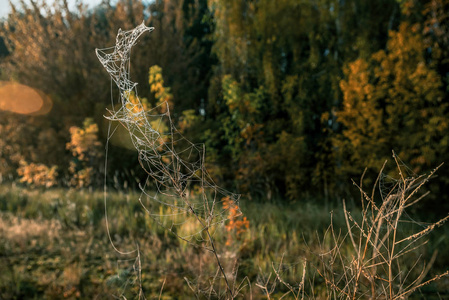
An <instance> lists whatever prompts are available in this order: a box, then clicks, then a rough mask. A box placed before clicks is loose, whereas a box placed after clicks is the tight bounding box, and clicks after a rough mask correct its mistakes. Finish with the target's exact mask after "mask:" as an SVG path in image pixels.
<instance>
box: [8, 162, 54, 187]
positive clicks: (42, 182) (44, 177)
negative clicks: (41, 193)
mask: <svg viewBox="0 0 449 300" xmlns="http://www.w3.org/2000/svg"><path fill="white" fill-rule="evenodd" d="M17 173H18V174H19V176H20V182H24V183H26V184H29V185H31V186H34V187H46V188H49V187H52V186H54V185H56V183H57V182H56V177H57V176H58V172H57V167H56V166H52V167H51V168H49V167H48V166H46V165H44V164H36V163H27V162H26V161H21V162H20V167H19V168H18V169H17Z"/></svg>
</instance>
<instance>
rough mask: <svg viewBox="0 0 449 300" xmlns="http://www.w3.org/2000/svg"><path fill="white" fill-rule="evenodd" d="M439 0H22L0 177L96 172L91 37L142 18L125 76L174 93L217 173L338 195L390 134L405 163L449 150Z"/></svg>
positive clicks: (385, 154)
mask: <svg viewBox="0 0 449 300" xmlns="http://www.w3.org/2000/svg"><path fill="white" fill-rule="evenodd" d="M448 5H449V2H448V1H444V0H432V1H397V0H379V1H369V2H367V1H358V0H350V1H349V0H348V1H341V0H335V1H331V0H323V1H318V0H317V1H299V0H282V1H219V0H217V1H215V0H214V1H212V0H210V1H206V0H204V1H203V0H196V1H194V0H190V1H188V0H185V1H181V0H178V1H175V0H170V1H153V2H149V3H147V4H143V3H142V2H141V1H118V2H117V3H116V4H114V5H110V4H108V3H107V2H105V3H103V4H101V5H99V6H97V7H94V8H92V9H89V10H87V9H86V7H84V6H83V5H82V4H81V5H79V6H78V9H77V10H76V11H69V10H68V7H67V5H66V4H65V2H64V1H61V2H57V3H56V4H55V5H51V6H48V5H46V4H45V2H39V1H36V2H29V3H28V4H27V2H24V3H23V5H22V6H19V7H13V8H12V12H11V13H10V14H9V15H8V17H7V18H5V19H3V20H2V21H1V25H0V26H1V46H0V53H1V61H0V63H1V74H0V76H1V79H2V80H3V82H2V85H3V86H2V99H1V107H2V111H1V114H2V116H1V118H0V124H1V125H0V132H1V135H0V148H1V152H0V174H1V180H2V181H21V182H25V183H27V184H30V185H34V186H39V185H46V186H54V185H60V186H72V187H83V188H86V187H90V186H91V187H95V188H96V187H100V186H102V184H103V181H102V178H103V176H104V174H103V173H104V171H103V170H104V168H103V164H104V144H105V140H106V130H107V126H106V123H105V121H104V117H103V116H104V115H105V114H106V110H105V108H107V107H108V105H109V106H110V103H111V101H110V99H111V93H114V90H112V89H111V86H110V80H109V78H108V75H107V73H106V72H104V71H103V69H102V66H101V64H100V63H98V61H97V58H96V56H95V51H94V49H95V48H96V47H104V46H108V45H113V44H114V38H115V34H116V33H117V30H118V28H122V29H124V30H126V29H130V28H133V27H134V26H135V25H136V24H138V23H140V22H141V20H144V21H145V23H146V24H147V25H149V26H154V27H155V28H156V30H155V31H154V32H153V33H152V34H151V35H149V36H146V37H142V39H141V40H140V42H139V47H136V49H135V51H134V52H133V57H132V62H131V63H132V67H131V71H132V73H131V78H133V80H134V81H135V82H139V83H140V85H139V89H140V96H141V97H145V98H146V99H145V101H146V102H147V105H148V107H153V106H154V105H156V104H157V102H158V101H160V99H162V98H163V99H165V100H169V101H170V103H171V104H172V116H173V118H174V120H175V122H176V124H178V126H177V127H178V128H179V129H180V131H181V132H182V133H183V134H184V135H185V136H186V137H187V138H189V139H190V140H191V141H194V142H198V143H200V142H202V143H205V144H206V149H207V161H208V163H209V170H210V171H211V173H212V174H213V176H214V178H215V179H216V181H217V182H220V183H222V184H225V185H226V186H227V187H229V188H231V189H233V190H236V191H237V192H239V193H243V194H244V195H247V196H248V197H249V198H257V199H262V200H266V199H268V200H269V199H272V198H273V197H278V196H279V197H281V198H283V199H285V201H289V200H300V199H304V198H305V197H307V198H310V197H313V198H317V199H337V198H341V197H347V196H348V195H350V194H351V190H352V187H351V186H352V183H351V181H350V179H351V178H354V179H358V178H360V176H361V174H362V172H363V170H364V169H365V168H368V170H367V172H368V174H376V172H377V171H378V170H379V168H380V167H381V165H382V163H383V162H384V161H385V160H386V159H389V158H391V153H392V150H394V151H395V152H396V153H397V155H398V156H399V157H400V158H401V159H402V161H404V162H406V163H407V165H408V166H409V167H410V171H411V172H413V173H421V172H426V171H429V170H431V169H433V168H434V167H435V166H437V165H438V164H440V163H441V162H445V161H447V160H448V159H447V158H448V156H449V151H447V150H448V147H449V140H448V139H449V135H448V134H447V130H448V126H449V118H448V114H449V108H448V99H449V98H448V97H449V88H448V83H449V61H448V51H449V47H448V43H449V38H448V36H449V33H448V28H449V27H448V20H449V10H448ZM155 65H157V66H159V67H153V68H152V71H151V72H153V75H154V77H153V79H152V81H151V79H150V82H149V72H148V68H149V67H151V66H155ZM12 82H14V83H20V84H23V85H26V86H28V87H31V88H33V89H35V90H34V91H35V92H37V93H38V94H39V95H41V97H40V98H41V99H39V97H36V99H38V101H40V102H39V103H41V104H36V103H34V104H33V102H32V101H35V100H26V99H25V100H24V97H20V94H17V93H18V90H22V91H23V89H22V88H17V87H16V88H14V85H12ZM17 95H19V96H17ZM19 98H22V99H19ZM25 98H26V97H25ZM28 98H29V99H31V98H30V97H28ZM42 99H43V100H42ZM27 101H28V102H27ZM30 101H31V102H30ZM11 103H16V104H15V105H13V104H11ZM33 105H34V106H33ZM39 105H41V107H40V108H39ZM26 106H28V107H29V108H28V111H27V109H26V108H24V107H26ZM33 107H38V108H37V110H36V109H35V108H33ZM33 109H34V111H33ZM112 145H114V146H115V147H113V148H112V150H111V151H110V153H109V163H110V166H111V167H110V168H108V170H109V172H111V174H109V176H108V178H110V179H111V185H113V184H114V182H115V183H116V185H117V187H118V185H123V184H125V186H129V187H136V184H137V182H136V178H139V172H141V171H139V170H140V167H139V166H138V162H137V160H136V159H135V157H136V154H135V152H134V151H132V150H131V147H130V143H129V138H128V140H127V136H126V134H125V133H124V132H123V134H119V136H118V137H117V138H116V139H114V140H113V141H112ZM372 177H373V176H366V178H372ZM448 180H449V169H448V168H446V167H443V168H442V169H441V170H440V172H439V176H438V179H437V180H435V181H434V183H433V186H432V189H433V191H434V192H435V193H434V195H438V197H436V199H435V201H436V202H434V203H433V204H432V205H443V206H445V207H448V205H447V203H448V201H447V200H448V199H447V195H445V193H442V187H443V186H444V185H446V184H447V183H448ZM119 183H120V184H119ZM288 199H289V200H288Z"/></svg>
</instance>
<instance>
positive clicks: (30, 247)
mask: <svg viewBox="0 0 449 300" xmlns="http://www.w3.org/2000/svg"><path fill="white" fill-rule="evenodd" d="M430 176H431V175H429V176H427V177H417V178H413V179H412V178H406V177H404V178H402V177H399V179H398V180H397V181H395V183H396V185H395V186H393V188H392V189H391V190H390V193H387V194H384V197H383V198H382V197H381V194H380V193H378V192H376V191H374V192H373V191H370V193H369V194H368V193H366V192H365V191H364V189H362V187H360V191H361V196H362V197H361V200H362V201H361V202H360V205H355V206H351V207H350V206H348V207H347V206H346V205H343V204H340V205H336V206H335V207H333V208H332V211H330V212H329V208H327V207H324V205H322V204H320V202H316V203H315V202H313V201H303V202H297V203H292V204H285V203H282V202H279V203H259V202H245V201H242V202H241V210H242V211H243V212H244V214H245V216H246V217H247V219H248V220H249V222H250V223H249V224H250V226H249V228H248V229H247V230H246V231H245V232H243V233H242V234H240V235H237V234H232V235H231V237H232V239H231V241H232V242H231V243H228V241H229V234H230V233H229V232H227V231H226V230H225V229H224V228H221V227H216V228H214V229H213V230H214V234H215V235H214V236H215V242H216V245H217V247H218V248H219V249H220V251H219V253H220V259H221V260H222V262H223V268H224V271H225V272H226V274H227V276H228V279H229V282H230V287H231V289H232V292H233V296H234V297H235V298H248V299H249V298H253V299H263V298H265V299H267V298H270V299H279V298H281V297H284V299H301V298H305V299H328V298H332V299H337V298H338V299H340V298H345V299H347V298H350V299H355V298H357V299H358V298H375V299H379V298H387V299H401V298H407V297H413V295H423V296H421V297H425V298H428V297H430V296H429V295H431V294H435V295H438V293H439V295H440V297H441V298H444V297H447V296H448V291H449V281H448V280H447V277H441V276H442V275H443V276H445V274H446V275H447V272H446V270H447V268H448V263H449V261H448V260H447V257H446V258H445V256H444V255H437V254H436V251H435V250H439V253H447V252H449V241H448V240H447V236H449V230H448V229H447V228H446V227H447V226H443V227H441V228H437V226H438V225H440V224H441V223H442V222H439V221H436V222H430V223H428V222H426V223H423V222H418V221H417V220H419V219H420V218H422V217H423V216H420V215H413V213H412V212H409V210H410V208H412V207H413V205H415V204H416V203H418V201H421V199H424V198H422V197H421V196H422V195H424V194H425V193H423V192H422V190H423V189H424V184H425V182H426V181H427V180H428V179H429V178H430ZM358 186H360V184H358ZM377 187H378V185H377ZM139 197H140V194H137V193H135V192H132V191H127V192H116V193H110V195H109V202H108V215H109V219H110V231H111V237H112V239H113V241H114V243H115V244H116V245H118V246H119V247H120V248H122V249H127V247H129V248H130V249H131V248H132V247H134V245H136V244H137V245H139V249H140V250H141V251H140V252H141V255H140V266H141V276H140V282H139V281H137V280H136V278H138V276H136V275H137V274H136V273H135V272H136V268H135V266H136V260H135V257H131V256H130V257H123V256H120V257H119V256H117V254H116V252H115V251H114V250H113V249H112V248H111V247H110V244H109V241H108V239H107V236H106V234H105V232H106V228H105V225H104V224H105V220H104V204H103V194H102V193H101V192H88V191H74V190H65V189H50V190H29V189H27V188H25V187H21V186H14V185H1V186H0V216H1V222H0V256H1V260H0V269H1V270H2V272H0V298H1V299H20V298H47V299H61V298H66V299H76V298H89V299H90V298H99V299H109V298H111V299H112V298H114V297H126V298H127V299H131V298H133V297H135V296H136V295H138V293H139V290H140V289H142V290H143V291H144V292H145V295H146V297H147V298H149V299H159V298H161V299H179V298H195V297H197V296H198V297H200V298H212V299H217V298H225V297H226V286H225V285H224V284H223V282H222V281H221V280H220V276H219V273H217V265H216V262H215V261H214V259H213V257H212V256H210V255H207V253H204V252H203V251H200V250H199V249H198V248H195V247H192V246H191V245H190V244H186V243H184V242H182V241H180V240H179V239H178V238H177V237H176V236H174V235H172V234H170V232H167V231H166V230H164V229H163V228H162V227H160V226H158V224H157V223H156V222H155V221H154V219H152V218H151V217H149V216H148V215H147V214H146V213H145V212H144V211H143V209H142V207H141V204H140V203H139V201H138V200H137V199H138V198H139ZM154 205H155V204H154ZM153 211H159V212H160V214H167V213H168V211H166V208H164V207H163V206H161V207H153ZM442 221H444V220H442ZM431 229H433V230H434V231H435V230H436V231H437V232H434V236H433V237H432V236H429V235H428V233H430V231H431ZM178 230H181V231H184V232H180V234H188V233H189V232H191V231H192V232H195V230H196V229H195V224H194V223H188V222H187V223H184V224H183V225H182V226H180V227H179V229H178ZM425 238H428V239H429V242H428V243H424V242H425V241H424V239H425ZM417 246H420V247H417ZM424 261H427V262H428V264H426V265H424V264H423V262H424ZM445 272H446V273H445ZM210 274H218V275H216V276H210ZM437 279H442V280H437ZM424 284H427V285H424ZM421 293H422V294H421Z"/></svg>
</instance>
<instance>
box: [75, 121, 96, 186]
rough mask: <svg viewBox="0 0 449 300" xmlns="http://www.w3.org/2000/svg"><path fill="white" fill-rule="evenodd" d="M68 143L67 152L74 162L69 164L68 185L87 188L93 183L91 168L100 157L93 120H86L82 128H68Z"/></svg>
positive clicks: (92, 170)
mask: <svg viewBox="0 0 449 300" xmlns="http://www.w3.org/2000/svg"><path fill="white" fill-rule="evenodd" d="M70 137H71V138H70V142H69V143H67V144H66V148H67V150H70V151H71V152H72V155H73V157H74V158H75V160H74V161H71V162H70V166H69V173H70V174H71V178H70V180H69V185H70V186H73V187H76V188H83V187H88V186H90V185H91V184H92V183H93V178H94V175H95V173H96V172H95V170H94V168H93V167H92V166H91V164H92V163H96V162H97V161H98V160H99V158H100V157H101V155H102V151H101V150H100V146H101V143H100V142H99V141H98V126H97V124H95V123H93V120H92V119H90V118H87V119H86V120H85V121H84V123H83V128H80V127H76V126H72V127H70Z"/></svg>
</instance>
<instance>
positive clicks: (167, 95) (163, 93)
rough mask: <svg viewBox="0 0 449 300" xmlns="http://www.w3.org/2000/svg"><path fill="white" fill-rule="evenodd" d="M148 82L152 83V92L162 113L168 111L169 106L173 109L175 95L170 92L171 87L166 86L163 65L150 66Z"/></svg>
mask: <svg viewBox="0 0 449 300" xmlns="http://www.w3.org/2000/svg"><path fill="white" fill-rule="evenodd" d="M148 83H149V84H150V89H151V92H153V93H154V97H155V98H156V100H157V105H158V106H159V110H160V111H161V113H166V112H167V106H168V109H172V108H173V95H172V94H171V92H170V88H169V87H165V86H164V79H163V77H162V68H161V67H159V66H157V65H155V66H152V67H151V68H150V71H149V79H148Z"/></svg>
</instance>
